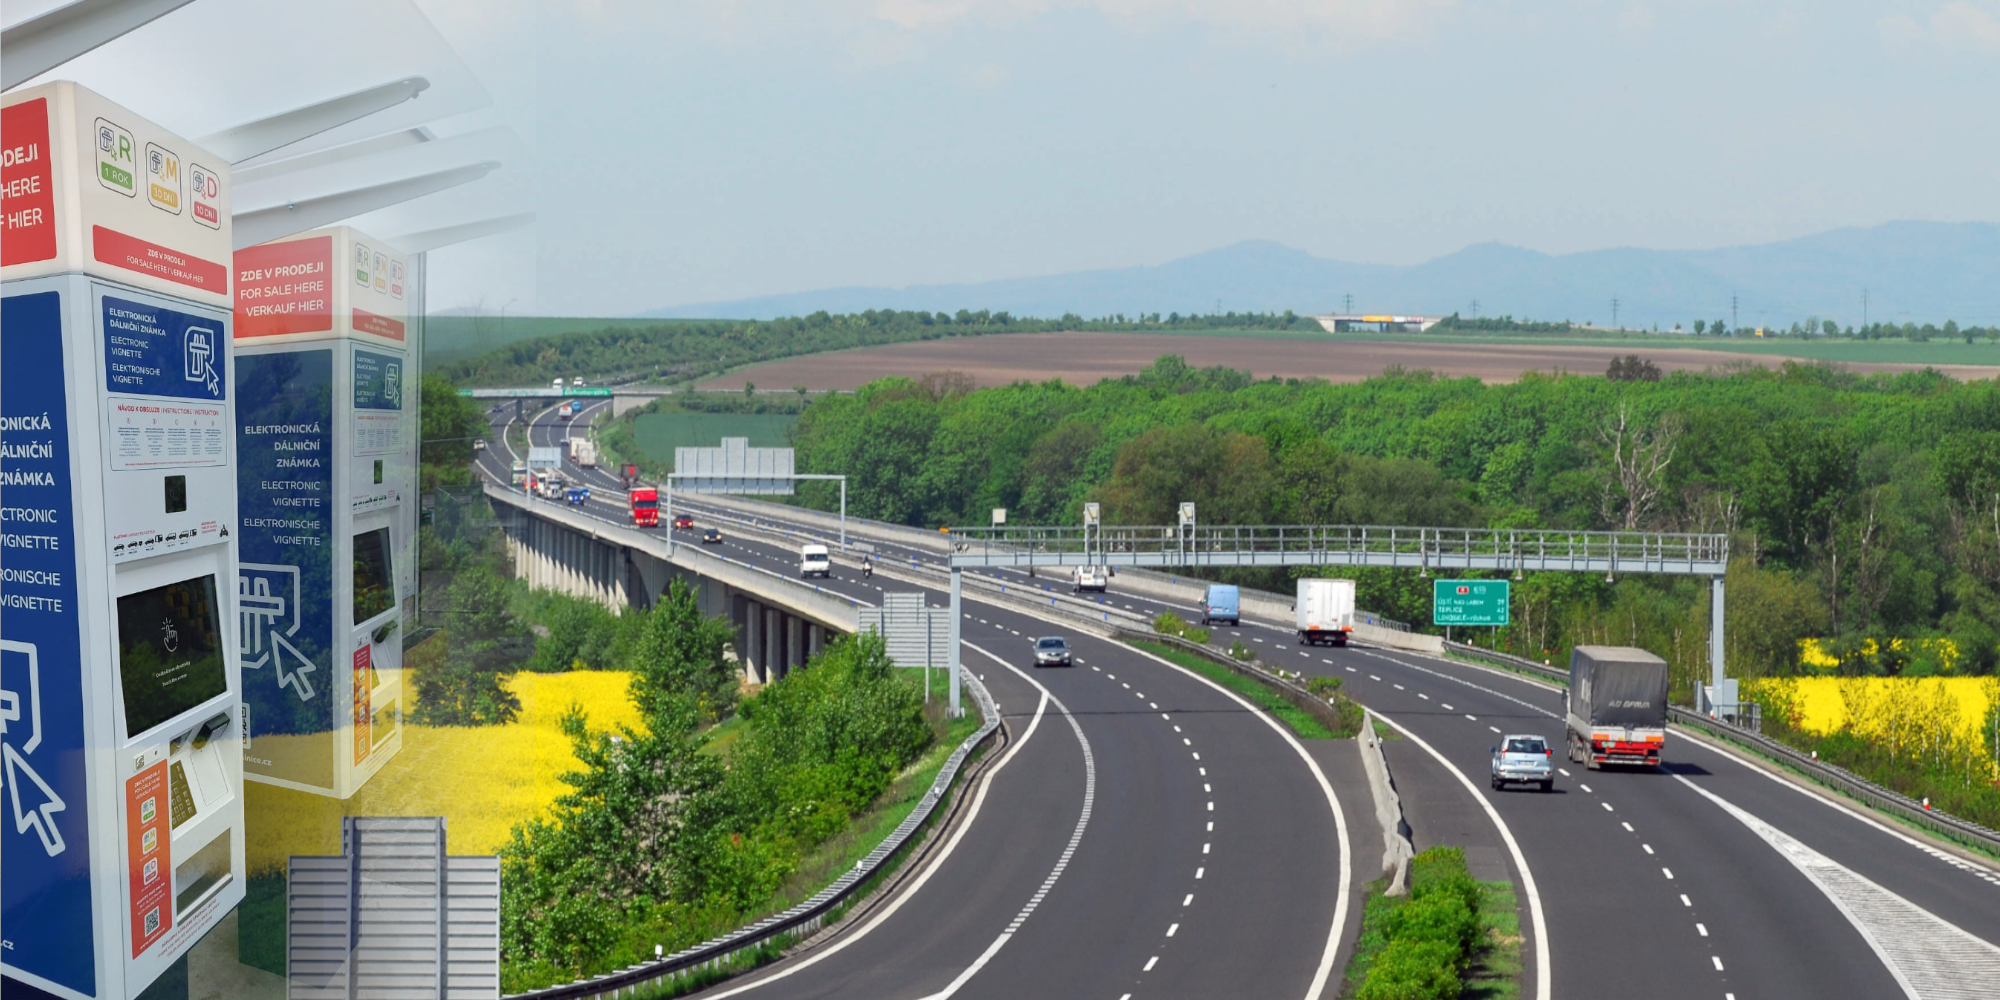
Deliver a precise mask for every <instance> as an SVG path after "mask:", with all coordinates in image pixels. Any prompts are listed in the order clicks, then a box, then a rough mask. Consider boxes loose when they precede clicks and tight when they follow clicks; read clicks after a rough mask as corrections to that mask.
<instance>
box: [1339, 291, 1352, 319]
mask: <svg viewBox="0 0 2000 1000" xmlns="http://www.w3.org/2000/svg"><path fill="white" fill-rule="evenodd" d="M1341 298H1342V299H1344V300H1345V304H1344V305H1342V306H1341V307H1340V311H1341V312H1344V313H1349V314H1352V313H1353V312H1354V293H1353V292H1348V293H1347V294H1346V295H1344V296H1341Z"/></svg>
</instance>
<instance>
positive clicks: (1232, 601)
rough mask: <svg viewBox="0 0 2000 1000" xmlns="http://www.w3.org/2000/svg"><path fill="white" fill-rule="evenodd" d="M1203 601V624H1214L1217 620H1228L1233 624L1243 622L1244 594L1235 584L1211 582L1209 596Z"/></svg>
mask: <svg viewBox="0 0 2000 1000" xmlns="http://www.w3.org/2000/svg"><path fill="white" fill-rule="evenodd" d="M1202 603H1203V609H1202V612H1201V623H1202V625H1203V626H1208V625H1212V624H1214V623H1216V622H1228V623H1229V624H1231V625H1241V624H1243V595H1242V594H1240V593H1238V592H1237V590H1236V587H1235V586H1234V585H1233V584H1227V583H1211V584H1209V585H1208V597H1207V599H1206V600H1204V601H1203V602H1202Z"/></svg>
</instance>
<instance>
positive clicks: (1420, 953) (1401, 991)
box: [1354, 940, 1461, 1000]
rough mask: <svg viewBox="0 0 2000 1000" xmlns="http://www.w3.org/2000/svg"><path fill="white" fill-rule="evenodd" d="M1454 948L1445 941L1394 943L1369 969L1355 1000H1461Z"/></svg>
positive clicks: (1390, 943) (1391, 943) (1383, 950)
mask: <svg viewBox="0 0 2000 1000" xmlns="http://www.w3.org/2000/svg"><path fill="white" fill-rule="evenodd" d="M1460 988H1461V984H1460V983H1459V979H1458V968H1457V966H1456V965H1455V964H1454V963H1453V949H1452V947H1451V946H1450V945H1448V944H1445V943H1443V942H1441V941H1419V940H1409V941H1391V942H1389V946H1388V947H1386V948H1383V949H1382V951H1381V953H1380V954H1378V955H1376V956H1375V961H1374V963H1373V964H1372V965H1370V966H1369V968H1368V981H1367V982H1365V983H1362V984H1361V989H1360V990H1359V991H1357V992H1356V993H1355V994H1354V996H1355V1000H1458V994H1459V990H1460Z"/></svg>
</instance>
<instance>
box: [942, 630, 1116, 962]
mask: <svg viewBox="0 0 2000 1000" xmlns="http://www.w3.org/2000/svg"><path fill="white" fill-rule="evenodd" d="M965 648H967V649H970V650H972V651H974V652H976V653H979V654H980V655H982V656H984V657H986V658H987V659H989V660H992V661H993V662H995V663H998V664H1000V665H1001V666H1003V667H1006V668H1007V669H1009V670H1012V671H1013V672H1014V673H1016V674H1018V675H1020V677H1021V679H1022V680H1024V681H1027V682H1028V683H1030V684H1033V685H1034V686H1035V687H1036V688H1039V689H1040V690H1041V692H1042V700H1043V701H1044V702H1050V701H1053V702H1055V705H1056V710H1057V711H1060V712H1061V713H1062V714H1063V718H1064V719H1067V720H1068V721H1069V727H1070V728H1071V729H1072V730H1075V731H1076V742H1077V745H1078V746H1081V747H1082V748H1083V814H1082V815H1081V816H1079V817H1078V818H1077V821H1076V829H1074V830H1072V831H1070V835H1069V844H1068V845H1066V846H1065V847H1064V848H1063V852H1062V856H1061V857H1060V858H1059V859H1058V860H1057V861H1056V866H1055V869H1054V870H1053V871H1051V872H1049V876H1048V878H1046V879H1043V880H1042V885H1041V888H1039V889H1037V890H1036V891H1035V894H1034V895H1033V896H1032V897H1031V898H1030V899H1029V900H1028V902H1027V905H1025V906H1023V907H1021V909H1020V911H1019V912H1017V913H1015V914H1014V919H1013V920H1012V921H1010V922H1009V923H1008V925H1007V929H1006V930H1004V931H1001V932H1000V936H999V937H996V938H994V939H993V943H992V944H989V945H987V946H986V950H985V951H983V952H980V953H979V957H978V958H977V959H974V960H973V962H972V964H971V965H968V966H966V967H965V971H963V972H960V973H959V974H958V975H957V976H956V977H954V978H953V979H952V981H951V982H950V984H948V985H947V986H945V988H944V989H942V990H939V991H937V992H936V993H933V994H931V995H930V996H928V997H925V998H924V1000H950V997H951V996H952V995H953V994H955V993H957V992H958V991H959V989H960V988H962V987H963V986H964V985H965V984H966V983H968V982H970V981H971V980H972V977H973V976H976V975H978V974H979V970H980V969H983V968H985V967H986V963H987V962H989V961H992V959H993V956H995V955H997V954H999V953H1000V949H1001V947H1002V946H1004V945H1005V944H1006V943H1007V942H1008V941H1009V940H1011V939H1012V938H1013V937H1014V931H1015V930H1016V929H1018V928H1019V927H1020V926H1021V924H1022V922H1024V921H1026V920H1027V919H1028V916H1029V915H1030V914H1032V913H1034V912H1035V908H1036V907H1038V906H1040V905H1041V903H1042V899H1043V897H1045V896H1047V895H1048V892H1049V890H1050V889H1051V888H1053V887H1054V886H1055V882H1056V879H1058V878H1061V877H1062V873H1063V869H1065V868H1067V867H1069V859H1070V858H1071V857H1072V856H1074V855H1075V854H1076V845H1077V844H1078V843H1079V842H1080V841H1082V840H1083V831H1084V829H1085V828H1087V827H1088V826H1090V809H1091V802H1092V800H1093V799H1095V798H1096V795H1097V762H1096V760H1095V759H1093V758H1092V756H1091V753H1090V740H1088V739H1086V738H1084V735H1083V725H1082V724H1081V723H1079V722H1077V721H1076V716H1074V715H1071V714H1070V712H1069V706H1067V705H1064V704H1063V703H1062V699H1060V698H1057V697H1056V696H1055V695H1052V694H1050V693H1049V689H1048V688H1045V687H1042V682H1041V681H1038V680H1036V679H1035V678H1033V677H1031V676H1029V675H1028V674H1027V673H1025V672H1023V671H1022V670H1021V668H1020V667H1017V666H1015V665H1013V664H1012V663H1009V662H1007V661H1006V660H1003V659H1001V658H999V657H998V656H994V655H993V654H992V653H991V652H988V651H987V650H985V649H983V648H981V647H979V646H975V645H973V644H972V643H969V642H968V643H965Z"/></svg>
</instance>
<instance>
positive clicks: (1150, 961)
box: [1139, 955, 1160, 972]
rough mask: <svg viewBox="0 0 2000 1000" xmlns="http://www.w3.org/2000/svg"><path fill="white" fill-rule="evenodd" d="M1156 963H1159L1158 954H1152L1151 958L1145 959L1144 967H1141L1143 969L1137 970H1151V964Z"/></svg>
mask: <svg viewBox="0 0 2000 1000" xmlns="http://www.w3.org/2000/svg"><path fill="white" fill-rule="evenodd" d="M1158 964H1160V956H1158V955H1154V956H1153V957H1152V958H1149V959H1147V960H1146V967H1145V968H1143V969H1140V970H1139V971H1140V972H1151V971H1153V966H1155V965H1158Z"/></svg>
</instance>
